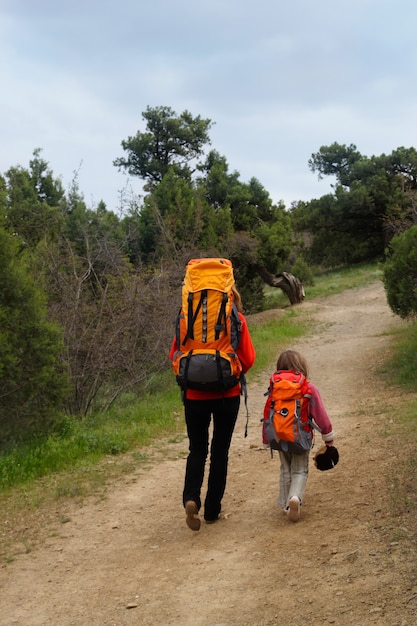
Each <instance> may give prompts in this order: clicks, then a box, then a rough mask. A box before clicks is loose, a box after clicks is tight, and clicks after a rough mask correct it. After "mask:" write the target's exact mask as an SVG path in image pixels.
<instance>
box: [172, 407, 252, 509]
mask: <svg viewBox="0 0 417 626" xmlns="http://www.w3.org/2000/svg"><path fill="white" fill-rule="evenodd" d="M239 405H240V396H234V397H232V398H220V399H214V400H185V402H184V407H185V421H186V425H187V433H188V438H189V454H188V458H187V465H186V471H185V481H184V491H183V504H185V503H186V502H187V501H188V500H193V501H194V502H196V504H197V507H198V508H199V509H200V507H201V488H202V484H203V480H204V470H205V464H206V459H207V455H208V451H209V429H210V423H211V419H212V418H213V435H212V439H211V445H210V468H209V476H208V484H207V494H206V498H205V502H204V519H206V520H215V519H217V518H218V516H219V514H220V511H221V501H222V498H223V495H224V491H225V488H226V479H227V467H228V460H229V448H230V443H231V440H232V435H233V431H234V428H235V424H236V420H237V416H238V412H239Z"/></svg>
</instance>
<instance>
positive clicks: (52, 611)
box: [0, 283, 417, 626]
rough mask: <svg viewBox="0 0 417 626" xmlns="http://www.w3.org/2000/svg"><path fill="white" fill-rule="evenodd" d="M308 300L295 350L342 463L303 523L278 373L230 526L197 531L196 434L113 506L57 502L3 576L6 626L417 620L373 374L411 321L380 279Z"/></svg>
mask: <svg viewBox="0 0 417 626" xmlns="http://www.w3.org/2000/svg"><path fill="white" fill-rule="evenodd" d="M301 307H302V309H301V310H302V312H303V314H306V315H308V316H310V318H311V320H312V321H314V324H312V328H313V331H312V332H313V333H314V334H311V335H310V336H308V337H306V338H303V339H302V340H301V341H300V342H298V344H297V346H296V347H297V348H298V349H300V350H301V351H302V352H303V353H304V355H305V356H306V357H307V359H308V361H309V363H310V366H311V375H310V378H311V379H312V380H313V382H315V383H316V384H317V385H318V387H319V389H320V390H321V393H322V396H323V399H324V401H325V404H326V406H327V408H328V411H329V414H330V416H331V418H332V421H333V425H334V429H335V431H336V434H337V439H336V445H337V447H338V449H339V452H340V463H339V465H338V466H337V467H336V468H335V469H334V470H332V471H329V472H323V473H320V472H318V471H317V470H316V468H315V467H314V465H313V463H311V467H310V477H309V481H308V484H307V490H306V496H305V503H304V506H303V516H302V519H301V520H300V522H299V523H298V524H292V523H291V522H289V521H288V520H287V519H286V518H285V516H284V515H283V514H282V512H281V511H280V510H278V508H277V506H276V498H277V491H278V471H279V463H278V458H277V457H274V459H272V460H271V458H270V455H269V452H268V451H266V450H264V449H263V448H262V446H261V445H260V443H261V432H260V423H259V418H260V416H261V413H262V407H263V403H264V396H263V393H264V391H265V389H266V386H267V380H268V376H269V374H270V373H271V372H270V371H268V372H264V374H263V375H261V376H259V377H258V378H257V380H255V381H252V383H251V384H250V388H249V394H250V397H249V407H250V413H251V419H250V427H249V435H248V438H247V439H245V438H244V436H243V433H244V421H245V414H244V411H243V410H242V412H241V416H240V419H239V422H238V425H237V428H236V432H235V436H234V440H233V443H232V448H231V453H230V470H229V479H228V485H227V491H226V495H225V498H224V502H223V512H222V519H220V520H219V522H218V523H216V524H214V525H210V526H208V525H206V524H204V523H203V524H202V527H201V530H200V532H198V533H196V532H192V531H190V530H189V529H188V528H187V527H186V525H185V523H184V514H183V510H182V506H181V491H182V481H183V474H184V467H185V455H186V450H187V441H186V439H182V440H181V441H180V442H179V443H173V444H170V445H169V447H168V449H167V452H166V456H165V458H164V459H163V460H162V461H160V462H156V461H155V462H154V463H152V464H151V465H150V466H149V467H147V468H146V469H144V468H141V469H137V471H135V472H134V473H133V474H130V475H129V476H127V477H125V478H123V479H122V480H118V481H116V482H115V483H114V484H112V485H111V486H110V487H109V489H108V492H107V498H106V499H105V500H103V499H99V498H97V499H94V498H91V499H89V500H87V501H85V502H84V503H83V505H82V506H80V505H79V504H77V503H76V502H74V501H67V502H66V503H65V504H60V505H56V506H57V507H58V506H59V510H57V511H55V513H56V516H55V522H54V523H51V522H50V521H49V522H45V527H44V528H43V540H42V541H40V542H38V544H37V545H36V546H35V547H34V549H33V550H32V551H30V552H28V553H27V554H25V553H24V552H23V551H21V553H19V549H18V545H16V546H15V553H16V557H15V559H14V560H13V561H12V562H9V563H7V564H4V565H3V566H2V567H1V569H0V624H1V626H11V625H19V626H41V625H42V626H70V625H73V626H90V625H91V626H113V625H114V626H116V625H117V626H130V625H143V626H145V625H146V626H148V625H149V626H232V625H233V626H269V625H272V624H274V625H280V624H282V625H287V624H292V625H295V626H298V625H300V626H301V625H303V626H304V625H305V624H307V623H310V624H313V625H316V624H335V625H336V626H345V625H354V626H366V625H368V624H377V625H378V626H385V625H389V626H394V625H395V626H412V625H414V624H416V623H417V580H416V566H415V557H416V542H415V539H416V536H417V534H416V529H415V513H412V512H410V511H408V510H407V508H406V507H402V503H401V501H400V502H395V501H393V497H394V500H395V489H394V488H393V487H394V486H395V481H396V480H397V478H396V476H397V474H396V466H397V465H398V462H399V461H400V462H402V461H401V453H400V454H398V451H397V450H396V447H395V445H393V442H395V429H396V426H395V423H394V422H393V420H392V415H391V413H392V411H393V409H394V408H395V405H396V398H395V397H394V395H393V393H395V392H388V390H386V389H385V390H384V388H383V387H382V389H381V386H380V385H378V379H377V375H376V369H377V367H378V365H379V364H380V363H381V362H382V359H383V357H384V355H385V353H386V351H387V350H388V349H389V344H390V337H389V334H388V333H387V332H386V331H389V329H390V328H391V327H392V326H393V325H398V324H399V323H400V322H399V321H398V320H397V319H395V318H394V316H393V315H392V314H391V313H390V311H389V309H388V307H387V305H386V300H385V295H384V291H383V288H382V285H381V284H380V283H375V284H373V285H371V286H368V287H364V288H360V289H355V290H352V291H348V292H345V293H343V294H341V295H336V296H331V297H328V298H326V299H325V300H322V301H320V302H318V303H317V302H315V303H308V302H306V303H304V304H303V305H301ZM271 367H273V364H272V366H271ZM397 393H398V392H397ZM48 519H49V518H48ZM59 519H60V520H61V522H62V521H66V522H67V523H65V524H64V523H60V522H59ZM2 523H4V524H6V523H7V520H6V521H5V520H4V519H3V520H2ZM26 523H27V526H28V527H30V524H31V523H32V519H31V518H30V516H29V517H28V519H27V522H26ZM3 534H4V533H3ZM41 534H42V533H41Z"/></svg>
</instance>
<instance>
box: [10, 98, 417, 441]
mask: <svg viewBox="0 0 417 626" xmlns="http://www.w3.org/2000/svg"><path fill="white" fill-rule="evenodd" d="M143 122H144V125H145V128H144V130H141V131H138V132H137V133H136V135H134V136H131V137H128V138H127V139H126V140H122V141H121V148H122V151H123V154H122V155H121V156H119V157H117V156H116V155H115V160H114V166H115V167H117V168H119V169H120V170H122V171H125V172H126V173H128V174H129V175H130V176H138V177H139V178H141V179H142V181H143V182H144V191H145V195H144V196H143V197H142V196H140V197H139V196H138V197H132V198H130V199H129V201H128V202H127V203H125V204H124V206H122V207H117V210H112V209H109V208H108V207H107V206H106V204H105V202H104V201H100V202H99V203H98V204H97V205H96V206H92V207H88V206H87V204H86V202H85V200H84V197H83V194H82V191H81V190H80V189H79V185H78V180H77V176H76V175H74V179H73V180H72V181H71V183H70V185H69V188H68V189H67V190H65V189H64V187H63V184H62V181H61V180H60V179H59V178H57V177H56V176H55V175H54V173H53V170H52V169H51V167H50V165H49V163H47V162H46V161H45V160H44V159H43V158H42V152H41V150H40V149H38V148H37V149H35V150H34V153H33V155H32V158H31V159H30V161H29V164H28V166H27V167H23V166H22V165H13V166H11V167H10V168H9V170H7V171H6V172H4V173H3V174H2V175H0V256H1V259H0V260H1V266H0V276H1V285H2V289H1V295H0V323H1V335H0V383H1V384H0V388H1V392H0V393H1V404H0V432H1V438H0V446H5V445H8V444H10V442H14V441H18V440H19V439H21V438H25V437H27V436H29V435H30V436H33V434H34V433H47V432H50V431H51V430H54V429H55V430H58V431H59V429H60V428H62V424H63V423H65V419H64V416H65V415H72V416H77V417H78V418H79V419H85V417H86V416H88V415H89V413H91V412H92V411H104V410H106V409H107V408H109V407H110V406H112V404H113V403H114V402H116V401H117V400H118V399H119V398H120V397H121V396H123V395H124V394H126V393H133V394H142V393H144V392H145V391H146V390H148V389H150V388H152V386H153V385H155V384H157V381H158V376H159V374H160V372H162V371H164V370H166V369H167V368H168V367H169V362H168V359H167V352H168V349H169V345H170V343H171V339H172V334H173V321H174V318H175V314H176V312H177V309H178V306H179V289H180V285H181V281H182V278H183V271H184V266H185V264H186V262H187V261H188V260H189V259H190V258H192V257H197V256H198V257H200V256H224V257H228V258H230V259H231V260H232V262H233V264H234V267H235V275H236V281H237V284H238V287H239V289H240V291H241V293H242V296H243V301H244V304H245V309H246V312H247V313H253V312H257V311H260V310H262V309H263V308H264V307H265V286H266V284H265V280H267V279H268V278H265V277H277V276H279V275H280V274H281V273H283V272H284V273H287V272H289V273H292V274H294V275H295V276H296V277H298V278H299V279H300V280H301V281H302V282H305V283H307V282H308V281H312V280H313V276H314V273H315V272H317V271H319V270H320V269H325V268H331V267H337V266H340V265H346V264H352V263H357V262H361V261H368V260H371V259H375V258H379V259H384V258H385V256H386V255H388V257H389V259H390V265H389V266H388V267H389V268H390V272H391V274H389V273H388V274H387V279H386V283H385V284H386V288H387V290H388V291H390V290H391V291H392V290H394V291H395V290H396V289H397V287H398V281H396V278H395V276H396V273H397V272H398V271H400V270H399V269H398V267H397V265H396V262H397V261H396V259H398V256H399V255H405V254H407V255H408V257H409V262H408V265H406V266H405V267H406V269H404V264H400V266H401V272H404V271H407V272H408V274H407V275H406V276H407V278H406V279H405V284H402V286H401V289H402V290H403V291H402V292H401V294H400V295H399V297H400V300H401V305H399V304H398V303H397V301H396V300H395V297H393V298H391V299H389V302H390V305H392V306H393V310H395V312H397V313H399V314H400V315H403V316H404V315H409V314H412V313H413V312H414V313H415V312H416V311H417V302H416V299H417V287H416V261H415V256H413V254H414V252H413V253H411V252H410V249H411V250H412V251H414V250H415V237H414V236H413V237H412V238H411V234H412V233H413V232H414V231H413V228H412V227H413V225H414V224H416V223H417V218H416V207H417V195H416V194H417V191H416V186H417V151H416V150H415V149H414V148H397V149H396V150H394V151H393V152H392V153H391V154H390V155H380V156H378V157H376V156H372V157H366V156H363V155H361V154H360V153H359V152H358V150H357V149H356V147H355V146H353V145H350V146H345V145H339V144H337V143H334V144H332V145H331V146H323V147H321V148H320V150H319V151H318V152H317V153H316V154H313V155H312V156H311V159H310V161H309V164H308V165H309V167H310V169H311V171H312V173H318V175H319V176H320V177H324V176H332V177H333V178H334V179H335V180H336V183H335V185H334V186H333V187H332V192H331V193H329V194H327V195H325V196H323V197H322V198H319V199H312V200H311V201H310V202H294V203H293V204H292V206H290V207H286V206H284V204H283V203H282V202H279V203H278V204H274V203H273V201H272V200H271V198H270V195H269V193H268V191H267V190H266V189H265V188H264V187H263V186H262V184H261V182H260V181H259V180H257V179H256V178H252V179H250V180H249V181H248V182H243V181H241V179H240V174H239V173H238V172H237V171H231V170H230V168H229V164H228V162H227V160H226V157H224V156H222V155H220V154H219V153H218V152H217V151H216V150H215V149H211V148H209V146H210V137H209V131H210V128H211V126H212V121H211V120H209V119H202V118H201V117H200V116H196V117H194V116H193V115H191V114H190V113H189V112H188V111H184V112H183V113H181V114H180V115H177V114H176V113H175V112H174V111H173V110H172V109H170V108H169V107H156V108H150V107H148V108H147V109H146V111H145V112H144V113H143ZM407 231H410V233H409V235H407V236H409V237H410V238H411V239H410V241H411V243H410V244H409V246H408V248H407V246H406V248H407V250H404V247H402V246H400V244H398V243H397V242H398V239H399V238H400V239H401V237H402V236H403V234H405V235H406V234H407ZM407 280H408V283H407ZM410 281H411V282H410ZM270 284H279V281H278V282H277V281H276V282H275V283H270ZM407 285H408V288H407ZM407 291H408V293H409V294H410V293H411V294H412V297H408V300H407V303H406V305H405V308H404V306H403V302H402V301H403V300H405V295H404V294H405V293H406V292H407Z"/></svg>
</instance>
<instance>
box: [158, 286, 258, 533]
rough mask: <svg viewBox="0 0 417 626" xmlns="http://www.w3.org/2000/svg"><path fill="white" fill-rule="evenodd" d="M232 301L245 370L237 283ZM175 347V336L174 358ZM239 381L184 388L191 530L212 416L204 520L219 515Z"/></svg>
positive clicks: (248, 343) (248, 358) (249, 352)
mask: <svg viewBox="0 0 417 626" xmlns="http://www.w3.org/2000/svg"><path fill="white" fill-rule="evenodd" d="M232 290H233V294H234V302H235V304H236V307H237V309H238V314H239V319H240V321H241V330H240V342H239V345H238V347H237V349H236V354H237V356H238V358H239V360H240V363H241V365H242V369H243V373H244V374H245V373H246V372H247V371H248V370H249V369H250V368H251V367H252V365H253V364H254V361H255V349H254V347H253V344H252V340H251V337H250V334H249V330H248V326H247V323H246V320H245V317H244V315H243V312H242V301H241V297H240V294H239V292H238V291H237V289H236V286H234V287H233V289H232ZM177 350H178V346H177V340H176V338H174V341H173V343H172V346H171V350H170V358H171V360H172V359H173V356H174V354H175V352H176V351H177ZM240 393H241V386H240V384H237V385H235V386H234V387H232V388H231V389H226V390H223V391H217V392H216V391H201V390H196V389H189V388H187V389H186V390H185V393H184V412H185V421H186V425H187V434H188V438H189V454H188V458H187V464H186V471H185V480H184V490H183V505H184V508H185V513H186V523H187V526H188V527H189V528H191V530H196V531H197V530H199V529H200V525H201V521H200V518H199V516H198V513H199V511H200V508H201V504H202V502H201V488H202V484H203V479H204V469H205V464H206V459H207V455H208V450H209V427H210V423H211V419H212V418H213V436H212V440H211V445H210V469H209V476H208V486H207V493H206V496H205V501H204V520H205V521H206V523H207V524H212V523H214V522H216V521H217V520H218V519H219V515H220V511H221V502H222V498H223V495H224V491H225V488H226V479H227V467H228V458H229V448H230V443H231V440H232V435H233V431H234V428H235V424H236V420H237V416H238V412H239V406H240Z"/></svg>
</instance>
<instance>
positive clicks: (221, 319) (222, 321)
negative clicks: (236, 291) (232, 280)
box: [214, 292, 229, 340]
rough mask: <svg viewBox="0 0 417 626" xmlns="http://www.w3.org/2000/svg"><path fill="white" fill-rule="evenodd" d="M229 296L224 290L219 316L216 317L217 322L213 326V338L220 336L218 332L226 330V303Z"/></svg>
mask: <svg viewBox="0 0 417 626" xmlns="http://www.w3.org/2000/svg"><path fill="white" fill-rule="evenodd" d="M228 300H229V298H228V296H227V293H226V292H224V293H223V296H222V303H221V305H220V311H219V316H218V318H217V323H216V325H215V327H214V330H215V331H216V332H215V335H214V338H215V340H217V339H218V338H219V337H220V333H221V332H222V331H223V332H227V326H226V304H227V302H228Z"/></svg>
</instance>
